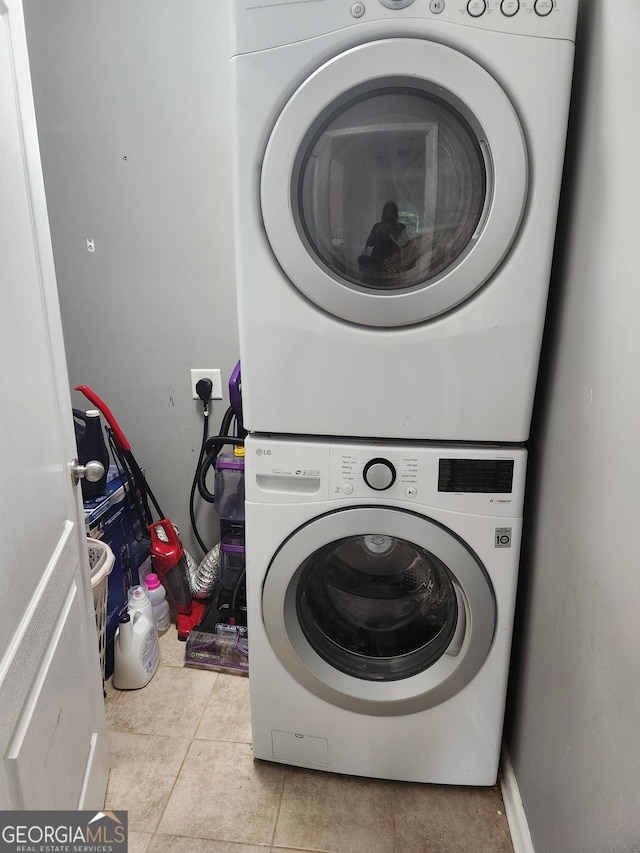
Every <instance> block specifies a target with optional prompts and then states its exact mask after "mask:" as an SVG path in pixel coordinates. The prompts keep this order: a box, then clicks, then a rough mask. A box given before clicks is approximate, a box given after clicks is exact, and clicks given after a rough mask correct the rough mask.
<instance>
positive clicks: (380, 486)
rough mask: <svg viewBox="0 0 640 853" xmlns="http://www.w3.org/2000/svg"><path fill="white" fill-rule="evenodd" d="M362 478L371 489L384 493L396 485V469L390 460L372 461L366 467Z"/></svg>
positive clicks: (379, 459)
mask: <svg viewBox="0 0 640 853" xmlns="http://www.w3.org/2000/svg"><path fill="white" fill-rule="evenodd" d="M362 476H363V479H364V481H365V483H366V484H367V486H369V488H371V489H375V490H376V491H377V492H383V491H384V490H385V489H388V488H389V487H390V486H392V485H393V484H394V483H395V480H396V469H395V468H394V467H393V465H392V463H391V462H389V460H388V459H382V458H376V459H370V460H369V462H367V464H366V465H365V466H364V470H363V472H362Z"/></svg>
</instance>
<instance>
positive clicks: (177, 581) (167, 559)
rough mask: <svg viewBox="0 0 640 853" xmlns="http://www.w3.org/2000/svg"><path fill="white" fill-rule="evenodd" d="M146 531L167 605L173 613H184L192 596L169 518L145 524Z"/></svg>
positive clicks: (186, 612)
mask: <svg viewBox="0 0 640 853" xmlns="http://www.w3.org/2000/svg"><path fill="white" fill-rule="evenodd" d="M149 533H150V534H151V547H150V549H149V550H150V553H151V561H152V563H153V568H154V569H155V573H156V574H157V575H158V577H159V578H160V582H161V584H162V586H163V587H164V588H165V590H166V593H167V598H168V599H169V604H170V605H171V606H172V607H173V608H174V610H175V611H176V613H177V614H187V615H188V614H189V613H191V610H192V608H193V599H192V597H191V589H190V587H189V573H188V571H187V561H186V558H185V555H184V548H183V547H182V543H181V542H180V539H179V538H178V534H177V533H176V529H175V527H174V526H173V524H171V522H170V521H169V519H167V518H163V519H161V520H160V521H156V522H154V523H153V524H150V525H149Z"/></svg>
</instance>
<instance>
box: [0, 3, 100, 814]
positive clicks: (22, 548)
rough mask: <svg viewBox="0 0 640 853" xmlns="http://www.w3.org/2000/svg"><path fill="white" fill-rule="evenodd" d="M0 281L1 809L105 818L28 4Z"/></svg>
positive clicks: (12, 88) (6, 72)
mask: <svg viewBox="0 0 640 853" xmlns="http://www.w3.org/2000/svg"><path fill="white" fill-rule="evenodd" d="M0 281H1V292H2V308H1V310H0V375H1V376H2V425H1V426H0V466H1V468H0V469H1V470H2V491H1V494H0V519H1V521H0V532H1V536H0V602H2V618H1V619H0V752H1V755H2V761H1V765H0V809H10V808H18V809H75V808H86V809H98V808H101V807H102V806H103V804H104V795H105V791H106V783H107V776H108V751H107V743H106V731H105V718H104V702H103V698H102V681H101V674H100V667H99V658H98V647H97V639H96V630H95V618H94V611H93V598H92V594H91V582H90V576H89V566H88V556H87V549H86V544H85V543H84V541H83V538H84V530H83V524H82V522H81V516H80V512H81V505H80V497H79V489H78V488H74V487H73V486H72V482H71V477H70V471H69V463H70V461H71V459H72V458H73V457H74V455H75V441H74V435H73V426H72V415H71V400H70V394H69V386H68V379H67V370H66V362H65V355H64V345H63V340H62V327H61V323H60V316H59V308H58V301H57V290H56V281H55V273H54V266H53V255H52V249H51V240H50V234H49V225H48V220H47V209H46V201H45V196H44V185H43V181H42V173H41V166H40V155H39V148H38V138H37V131H36V124H35V115H34V107H33V97H32V91H31V79H30V75H29V62H28V56H27V49H26V37H25V31H24V19H23V10H22V4H21V2H20V0H0Z"/></svg>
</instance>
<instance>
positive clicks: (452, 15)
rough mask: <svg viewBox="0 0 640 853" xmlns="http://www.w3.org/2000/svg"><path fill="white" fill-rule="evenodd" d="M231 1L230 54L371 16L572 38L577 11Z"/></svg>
mask: <svg viewBox="0 0 640 853" xmlns="http://www.w3.org/2000/svg"><path fill="white" fill-rule="evenodd" d="M231 5H232V33H233V38H232V44H233V54H234V55H235V54H241V53H249V52H252V51H258V50H264V49H266V48H270V47H277V46H279V45H284V44H291V43H293V42H300V41H304V40H305V39H310V38H313V37H314V36H319V35H323V34H325V33H330V32H334V31H335V30H341V29H345V28H347V27H353V26H358V25H365V24H371V23H372V22H375V21H396V22H398V21H403V20H404V21H406V22H407V23H408V22H410V21H411V20H416V19H419V20H423V21H425V20H430V21H432V22H433V23H434V24H436V25H438V24H443V23H445V22H447V23H449V24H458V25H460V26H464V27H475V28H477V29H483V30H492V31H494V32H501V33H511V34H514V35H521V36H532V37H537V38H552V39H568V40H570V41H573V40H574V39H575V30H576V19H577V12H578V0H355V2H354V0H234V2H233V3H232V4H231ZM376 37H378V36H376Z"/></svg>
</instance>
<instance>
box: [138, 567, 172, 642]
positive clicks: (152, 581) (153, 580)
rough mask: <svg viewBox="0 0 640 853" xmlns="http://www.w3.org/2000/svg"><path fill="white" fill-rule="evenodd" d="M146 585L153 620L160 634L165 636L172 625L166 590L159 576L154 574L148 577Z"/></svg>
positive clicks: (145, 581)
mask: <svg viewBox="0 0 640 853" xmlns="http://www.w3.org/2000/svg"><path fill="white" fill-rule="evenodd" d="M144 585H145V587H146V590H147V595H148V596H149V601H150V602H151V609H152V610H153V618H154V620H155V623H156V628H157V629H158V634H164V633H165V631H168V629H169V626H170V625H171V609H170V607H169V602H168V601H167V593H166V591H165V588H164V587H163V586H162V584H161V583H160V578H159V577H158V575H156V574H154V573H153V572H151V574H148V575H147V576H146V578H145V579H144Z"/></svg>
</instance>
